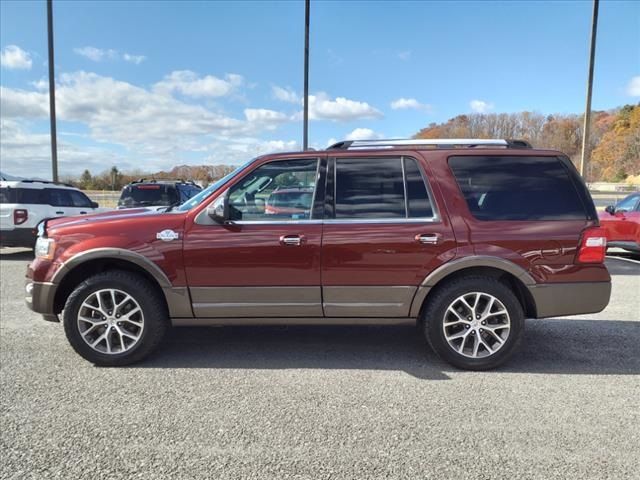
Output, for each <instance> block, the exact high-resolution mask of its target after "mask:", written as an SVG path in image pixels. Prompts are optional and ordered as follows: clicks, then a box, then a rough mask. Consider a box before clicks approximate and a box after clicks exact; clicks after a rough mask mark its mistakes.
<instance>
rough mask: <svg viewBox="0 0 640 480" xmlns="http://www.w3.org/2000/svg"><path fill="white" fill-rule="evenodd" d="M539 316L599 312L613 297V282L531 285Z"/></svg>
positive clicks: (530, 290) (530, 289)
mask: <svg viewBox="0 0 640 480" xmlns="http://www.w3.org/2000/svg"><path fill="white" fill-rule="evenodd" d="M529 292H531V295H532V296H533V299H534V301H535V304H536V312H537V315H536V317H537V318H547V317H561V316H565V315H580V314H584V313H597V312H601V311H602V310H604V309H605V307H606V306H607V305H608V304H609V298H610V297H611V282H580V283H545V284H538V285H530V286H529Z"/></svg>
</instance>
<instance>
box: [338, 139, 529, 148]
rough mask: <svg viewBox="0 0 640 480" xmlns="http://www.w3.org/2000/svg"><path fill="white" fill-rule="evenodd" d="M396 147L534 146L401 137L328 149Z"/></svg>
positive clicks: (520, 142) (502, 141)
mask: <svg viewBox="0 0 640 480" xmlns="http://www.w3.org/2000/svg"><path fill="white" fill-rule="evenodd" d="M394 147H431V148H460V147H464V148H475V147H504V148H533V147H532V146H531V144H530V143H529V142H526V141H524V140H510V139H502V138H429V139H418V138H411V139H407V138H399V139H391V140H345V141H342V142H338V143H334V144H333V145H331V146H330V147H328V148H327V150H358V149H369V148H394Z"/></svg>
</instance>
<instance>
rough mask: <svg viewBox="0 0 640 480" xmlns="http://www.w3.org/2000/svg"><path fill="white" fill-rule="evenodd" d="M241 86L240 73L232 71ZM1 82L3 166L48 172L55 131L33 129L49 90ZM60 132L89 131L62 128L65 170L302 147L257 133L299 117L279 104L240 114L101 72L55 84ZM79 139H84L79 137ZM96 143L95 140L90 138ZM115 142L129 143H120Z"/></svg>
mask: <svg viewBox="0 0 640 480" xmlns="http://www.w3.org/2000/svg"><path fill="white" fill-rule="evenodd" d="M225 78H226V81H227V82H229V83H230V84H232V85H237V84H239V83H241V82H242V81H243V79H242V77H241V76H231V75H229V76H227V77H225ZM39 86H40V85H39V82H36V85H34V86H33V87H34V89H33V90H20V89H13V88H8V87H0V113H1V115H2V117H1V119H2V131H1V136H2V151H1V153H0V156H1V157H2V167H3V171H4V170H6V171H7V173H9V174H12V175H27V176H33V175H34V174H35V173H34V172H37V175H38V176H41V177H47V176H48V172H49V171H50V166H49V162H50V151H49V148H50V147H49V143H48V142H49V136H48V134H40V133H35V132H30V129H31V130H34V128H37V127H35V125H36V124H39V125H38V127H40V126H41V125H43V124H44V122H46V121H47V120H48V94H47V93H46V91H39V90H37V88H38V87H39ZM56 103H57V112H58V120H59V129H60V131H61V132H63V131H64V129H65V128H69V127H70V124H71V125H73V126H80V127H81V128H82V129H83V130H86V132H87V133H86V134H85V133H83V134H81V135H82V136H83V137H84V138H82V139H79V140H76V138H78V136H77V135H63V134H62V133H61V134H60V138H59V140H60V157H61V173H63V174H69V173H74V174H78V173H80V171H81V170H82V169H83V168H90V170H91V171H92V172H99V171H102V170H104V169H105V168H107V167H109V166H111V165H117V166H118V168H121V169H126V168H135V167H139V168H142V169H144V170H147V171H154V170H160V169H167V168H171V167H172V166H174V165H176V164H184V163H185V162H186V163H191V164H202V163H205V162H206V161H209V162H215V163H228V164H238V163H240V162H243V161H245V160H246V159H247V158H249V157H251V156H255V155H258V154H261V153H266V152H268V151H274V150H295V149H297V148H298V145H297V144H296V143H295V142H294V141H291V140H276V139H260V138H256V137H258V136H259V135H260V133H261V132H269V131H273V130H274V129H276V128H277V127H278V126H279V125H280V124H282V123H285V122H288V121H291V120H292V119H293V117H292V116H290V115H287V114H285V113H282V112H278V111H275V110H268V109H262V108H247V109H245V111H244V117H242V118H233V117H231V116H227V115H223V114H220V113H217V112H215V111H212V110H211V109H209V108H206V107H205V106H202V105H194V104H192V103H187V102H184V101H181V100H180V99H178V98H174V97H173V96H171V95H169V94H166V92H162V93H160V92H157V91H155V90H154V89H153V88H152V89H147V88H142V87H138V86H136V85H132V84H130V83H127V82H124V81H119V80H116V79H114V78H111V77H104V76H100V75H97V74H95V73H87V72H75V73H69V74H62V75H60V76H59V80H58V82H57V85H56ZM75 141H78V142H80V141H81V142H82V144H79V143H78V144H74V143H73V142H75ZM87 141H89V142H91V141H92V142H94V143H95V146H92V145H91V143H87ZM114 146H120V147H122V148H118V149H114V148H113V147H114Z"/></svg>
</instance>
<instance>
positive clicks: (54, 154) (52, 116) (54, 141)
mask: <svg viewBox="0 0 640 480" xmlns="http://www.w3.org/2000/svg"><path fill="white" fill-rule="evenodd" d="M47 34H48V40H49V42H48V43H49V120H50V122H51V169H52V177H53V181H54V182H57V181H58V135H57V132H56V78H55V69H54V59H53V8H52V5H51V0H47Z"/></svg>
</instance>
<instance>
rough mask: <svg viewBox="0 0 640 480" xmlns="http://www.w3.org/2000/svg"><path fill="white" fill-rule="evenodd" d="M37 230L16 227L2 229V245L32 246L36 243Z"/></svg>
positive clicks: (0, 235)
mask: <svg viewBox="0 0 640 480" xmlns="http://www.w3.org/2000/svg"><path fill="white" fill-rule="evenodd" d="M36 237H37V232H36V230H35V229H33V228H14V229H13V230H0V246H2V247H27V248H32V247H33V245H34V244H35V243H36Z"/></svg>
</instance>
